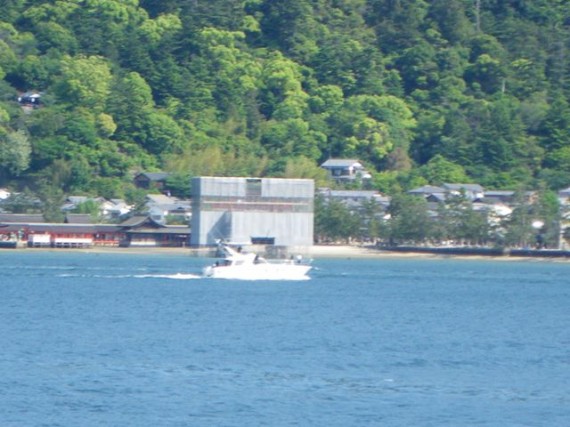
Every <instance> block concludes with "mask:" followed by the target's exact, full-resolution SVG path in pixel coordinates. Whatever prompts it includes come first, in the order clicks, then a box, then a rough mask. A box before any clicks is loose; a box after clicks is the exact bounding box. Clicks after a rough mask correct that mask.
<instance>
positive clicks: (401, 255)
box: [0, 245, 570, 262]
mask: <svg viewBox="0 0 570 427" xmlns="http://www.w3.org/2000/svg"><path fill="white" fill-rule="evenodd" d="M16 250H17V251H22V252H29V253H33V252H37V251H50V252H75V253H113V254H117V255H129V254H131V255H140V254H157V255H188V256H192V257H213V256H214V250H213V249H212V248H187V247H186V248H159V247H129V248H118V247H104V246H96V247H93V248H88V249H63V248H57V249H56V248H41V249H40V248H34V249H30V248H24V249H16ZM0 253H1V251H0ZM292 253H296V252H295V251H294V250H292ZM298 253H301V254H302V255H303V256H305V257H309V258H312V259H319V258H321V259H326V258H338V259H370V258H378V259H434V260H436V259H465V260H498V261H521V260H523V261H528V262H532V261H548V262H570V259H568V258H546V257H519V256H485V255H450V254H432V253H421V252H391V251H386V250H380V249H377V248H374V247H367V246H358V245H314V246H312V247H310V248H308V249H307V248H305V250H303V251H299V252H298Z"/></svg>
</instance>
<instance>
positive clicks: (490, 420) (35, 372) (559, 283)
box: [0, 250, 570, 427]
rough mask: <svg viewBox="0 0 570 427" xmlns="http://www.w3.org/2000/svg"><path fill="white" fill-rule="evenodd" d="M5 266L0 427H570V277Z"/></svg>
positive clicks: (102, 264) (366, 264)
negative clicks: (306, 275)
mask: <svg viewBox="0 0 570 427" xmlns="http://www.w3.org/2000/svg"><path fill="white" fill-rule="evenodd" d="M207 262H209V260H206V259H200V258H191V257H189V256H184V255H168V256H167V255H134V254H118V255H117V254H107V253H106V254H94V253H84V252H77V253H74V252H57V251H54V252H44V251H39V252H34V251H33V250H22V251H20V250H17V251H9V250H6V251H2V252H0V268H1V273H0V298H1V300H0V301H1V303H0V426H3V427H7V426H17V427H21V426H123V427H124V426H343V427H344V426H497V427H499V426H500V427H509V426H548V427H552V426H554V427H556V426H569V425H570V264H567V263H555V262H538V261H526V262H514V261H509V262H506V261H480V260H433V259H430V260H425V259H423V260H422V259H417V260H413V259H366V260H364V259H334V260H332V259H331V260H327V259H318V260H315V261H314V266H315V269H314V271H312V273H311V276H312V278H311V280H309V281H302V282H263V281H257V282H247V281H241V282H240V281H224V280H214V279H202V278H200V277H199V273H200V269H201V267H202V266H203V265H204V263H207Z"/></svg>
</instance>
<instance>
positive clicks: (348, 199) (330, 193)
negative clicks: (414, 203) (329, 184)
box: [318, 188, 390, 212]
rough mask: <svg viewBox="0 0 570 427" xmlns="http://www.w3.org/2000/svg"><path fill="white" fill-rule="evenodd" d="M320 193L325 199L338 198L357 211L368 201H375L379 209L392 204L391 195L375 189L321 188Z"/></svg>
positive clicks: (383, 209)
mask: <svg viewBox="0 0 570 427" xmlns="http://www.w3.org/2000/svg"><path fill="white" fill-rule="evenodd" d="M318 193H319V194H320V195H321V196H323V197H324V198H325V199H329V200H337V201H339V202H341V203H342V204H344V205H345V206H346V207H347V208H348V209H349V210H351V211H353V212H355V211H358V210H359V209H361V208H362V207H363V205H364V204H365V203H367V202H373V203H375V204H376V205H377V206H378V208H379V210H382V211H385V210H386V209H387V208H388V207H389V206H390V197H388V196H384V195H382V194H381V193H379V192H378V191H373V190H332V189H330V188H320V189H319V191H318Z"/></svg>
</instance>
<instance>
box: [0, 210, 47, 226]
mask: <svg viewBox="0 0 570 427" xmlns="http://www.w3.org/2000/svg"><path fill="white" fill-rule="evenodd" d="M30 222H37V223H41V222H44V216H43V215H42V214H6V213H0V223H17V224H25V223H30Z"/></svg>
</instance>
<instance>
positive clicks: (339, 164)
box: [321, 159, 362, 168]
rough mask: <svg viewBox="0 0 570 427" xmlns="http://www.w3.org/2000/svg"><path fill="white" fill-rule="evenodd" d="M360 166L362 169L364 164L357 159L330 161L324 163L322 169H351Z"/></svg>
mask: <svg viewBox="0 0 570 427" xmlns="http://www.w3.org/2000/svg"><path fill="white" fill-rule="evenodd" d="M355 165H358V166H360V167H362V164H361V163H360V161H359V160H356V159H328V160H327V161H326V162H324V163H323V164H322V165H321V167H322V168H341V167H346V168H348V167H351V166H355Z"/></svg>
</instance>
